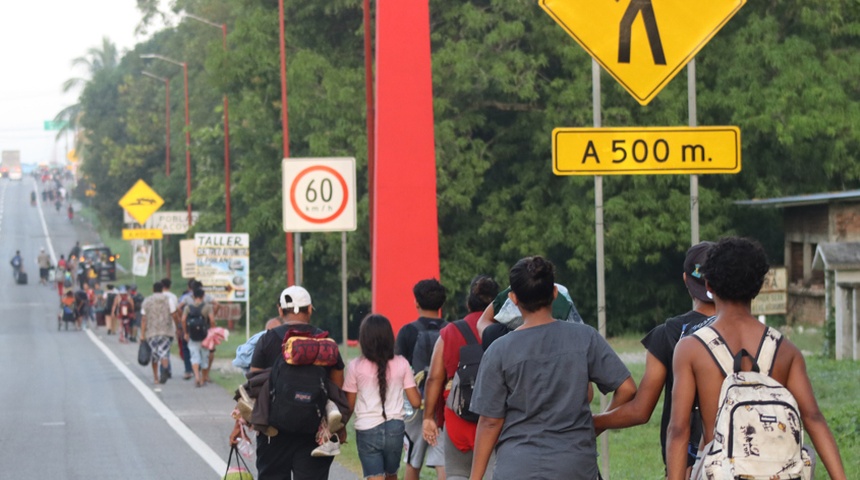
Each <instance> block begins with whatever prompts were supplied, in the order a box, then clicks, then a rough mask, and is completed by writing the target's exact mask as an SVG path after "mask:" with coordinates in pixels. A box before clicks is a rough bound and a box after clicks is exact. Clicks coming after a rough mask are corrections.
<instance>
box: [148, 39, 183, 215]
mask: <svg viewBox="0 0 860 480" xmlns="http://www.w3.org/2000/svg"><path fill="white" fill-rule="evenodd" d="M140 58H157V59H159V60H164V61H165V62H168V63H172V64H174V65H179V66H180V67H182V76H183V83H184V85H185V195H186V196H187V197H188V199H187V202H186V203H188V227H189V228H190V227H191V121H190V117H189V115H188V64H187V63H185V62H180V61H178V60H174V59H172V58H170V57H165V56H164V55H159V54H157V53H145V54H143V55H141V56H140Z"/></svg>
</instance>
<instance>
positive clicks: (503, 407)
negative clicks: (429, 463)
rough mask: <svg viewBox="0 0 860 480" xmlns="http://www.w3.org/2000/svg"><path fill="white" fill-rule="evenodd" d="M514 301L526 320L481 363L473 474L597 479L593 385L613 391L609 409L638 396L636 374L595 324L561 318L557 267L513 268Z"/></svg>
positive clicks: (528, 263)
mask: <svg viewBox="0 0 860 480" xmlns="http://www.w3.org/2000/svg"><path fill="white" fill-rule="evenodd" d="M510 285H511V293H510V298H511V300H512V301H513V302H514V304H515V305H516V306H517V308H519V310H520V312H521V313H522V317H523V325H522V326H520V327H519V328H518V329H516V330H515V331H513V332H510V333H508V334H507V335H505V336H503V337H501V338H499V339H498V340H496V341H495V342H493V344H492V345H490V347H489V348H488V349H487V351H486V352H485V353H484V356H483V358H482V360H481V367H480V370H479V371H478V378H477V383H476V385H475V389H474V392H473V394H472V402H471V404H470V410H471V411H472V412H474V413H477V414H478V415H480V417H479V419H478V428H477V432H476V438H475V450H474V455H473V460H472V469H471V473H470V476H469V478H471V479H473V480H478V479H481V478H484V475H485V473H486V470H487V466H488V464H489V461H490V456H491V454H492V453H493V450H494V449H495V452H496V466H495V469H494V471H493V478H494V479H495V480H507V479H522V478H532V479H548V480H549V479H559V478H564V479H569V480H596V479H597V478H598V469H597V446H596V440H595V437H594V427H593V423H592V415H591V408H590V405H589V401H588V384H589V383H590V382H594V384H596V385H597V387H598V388H599V389H600V391H601V392H603V393H604V394H608V393H610V392H614V394H613V396H612V402H611V403H610V408H614V407H616V406H617V405H620V404H622V403H625V402H627V401H629V400H630V399H631V398H633V396H634V395H635V393H636V384H635V382H634V381H633V378H632V377H631V376H630V371H629V370H628V369H627V367H626V366H625V365H624V362H622V361H621V359H620V358H618V355H617V354H616V353H615V352H614V351H613V350H612V348H611V347H610V346H609V344H608V343H607V342H606V340H605V339H604V338H603V337H602V336H600V334H599V333H598V332H597V330H595V329H594V328H593V327H591V326H589V325H585V324H581V323H571V322H559V321H557V320H555V319H554V318H553V315H552V302H553V299H554V298H555V297H556V295H558V289H557V288H556V287H555V267H554V266H553V264H552V263H551V262H550V261H549V260H546V259H544V258H543V257H540V256H534V257H526V258H523V259H521V260H520V261H518V262H517V263H516V264H515V265H514V266H513V267H511V270H510Z"/></svg>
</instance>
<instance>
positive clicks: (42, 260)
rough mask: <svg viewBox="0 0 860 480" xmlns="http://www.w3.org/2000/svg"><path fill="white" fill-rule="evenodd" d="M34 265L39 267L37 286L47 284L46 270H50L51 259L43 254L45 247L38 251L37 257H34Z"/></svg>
mask: <svg viewBox="0 0 860 480" xmlns="http://www.w3.org/2000/svg"><path fill="white" fill-rule="evenodd" d="M36 263H37V264H38V265H39V285H47V284H48V270H50V269H51V257H50V256H49V255H48V254H47V253H46V252H45V247H42V249H41V250H39V256H38V257H36Z"/></svg>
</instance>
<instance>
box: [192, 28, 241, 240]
mask: <svg viewBox="0 0 860 480" xmlns="http://www.w3.org/2000/svg"><path fill="white" fill-rule="evenodd" d="M185 16H186V17H188V18H191V19H193V20H197V21H198V22H201V23H205V24H206V25H209V26H211V27H215V28H218V29H220V30H221V40H222V45H223V48H224V52H225V53H226V52H227V24H226V23H221V24H218V23H215V22H213V21H210V20H207V19H205V18H202V17H198V16H197V15H192V14H190V13H186V14H185ZM224 205H225V212H224V213H225V220H226V222H225V223H226V227H227V233H230V232H231V231H232V229H231V220H230V219H231V202H230V108H229V104H228V102H227V93H226V92H225V93H224Z"/></svg>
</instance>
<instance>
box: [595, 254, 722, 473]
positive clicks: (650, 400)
mask: <svg viewBox="0 0 860 480" xmlns="http://www.w3.org/2000/svg"><path fill="white" fill-rule="evenodd" d="M713 245H714V242H701V243H698V244H696V245H693V246H692V247H690V249H689V250H687V255H686V257H685V258H684V265H683V269H684V270H683V273H682V275H681V278H682V279H683V281H684V285H685V286H686V288H687V292H688V293H689V294H690V297H691V298H692V299H693V309H692V310H690V311H689V312H687V313H684V314H682V315H678V316H676V317H672V318H670V319H668V320H666V322H665V323H662V324H660V325H657V326H656V327H654V328H653V329H652V330H651V331H650V332H648V334H647V335H645V338H643V339H642V345H644V346H645V349H646V356H645V374H644V375H642V380H641V381H640V383H639V389H638V390H637V391H636V396H635V397H634V398H633V400H631V401H630V402H628V403H625V404H624V405H621V406H620V407H618V408H616V409H614V410H610V411H607V412H604V413H600V414H597V415H595V416H594V429H595V431H596V432H597V434H598V435H600V433H601V432H603V431H604V430H606V429H611V428H627V427H632V426H635V425H642V424H644V423H647V422H648V420H649V419H650V418H651V414H652V413H653V412H654V408H655V407H656V406H657V401H658V400H659V399H660V393H661V392H664V395H663V414H662V417H661V421H660V446H661V451H662V453H663V464H664V465H665V463H666V430H667V429H668V427H669V418H670V417H671V413H672V387H673V385H674V383H675V382H674V376H673V375H672V359H673V354H674V351H675V345H676V344H677V343H678V340H680V339H681V335H682V334H683V333H684V332H685V331H687V330H688V329H690V327H692V326H695V325H698V324H700V323H701V322H704V321H706V320H708V318H710V317H712V316H714V315H715V314H716V307H715V306H714V299H713V297H712V296H710V295H709V294H708V290H707V288H706V287H705V277H704V275H703V274H702V271H701V268H702V265H704V264H705V259H706V258H707V256H708V251H709V250H710V248H711V247H712V246H713ZM701 436H702V424H701V419H700V418H699V415H698V411H695V412H694V414H693V421H692V423H691V425H690V445H691V449H690V450H689V452H690V455H689V458H688V459H687V465H688V467H690V468H691V469H692V467H693V463H695V461H696V455H695V453H696V450H697V449H698V448H699V440H700V439H701Z"/></svg>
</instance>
